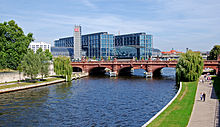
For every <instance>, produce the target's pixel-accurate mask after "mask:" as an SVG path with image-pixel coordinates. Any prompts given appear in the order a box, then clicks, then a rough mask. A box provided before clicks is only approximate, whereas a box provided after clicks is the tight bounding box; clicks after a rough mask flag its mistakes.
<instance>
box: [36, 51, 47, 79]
mask: <svg viewBox="0 0 220 127" xmlns="http://www.w3.org/2000/svg"><path fill="white" fill-rule="evenodd" d="M36 54H37V55H38V57H39V59H40V63H39V73H40V75H41V77H42V79H43V78H44V77H46V76H48V73H49V64H50V63H49V59H50V58H49V56H46V51H45V52H43V50H42V48H39V49H38V50H37V51H36Z"/></svg>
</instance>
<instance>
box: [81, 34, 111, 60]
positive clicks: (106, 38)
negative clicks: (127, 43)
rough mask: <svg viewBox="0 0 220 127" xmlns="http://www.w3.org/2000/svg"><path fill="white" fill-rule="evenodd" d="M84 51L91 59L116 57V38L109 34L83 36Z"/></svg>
mask: <svg viewBox="0 0 220 127" xmlns="http://www.w3.org/2000/svg"><path fill="white" fill-rule="evenodd" d="M82 49H83V51H85V53H86V56H88V57H89V58H93V57H96V58H103V59H107V58H109V57H110V58H112V57H113V56H114V36H113V34H108V33H107V32H100V33H93V34H87V35H82Z"/></svg>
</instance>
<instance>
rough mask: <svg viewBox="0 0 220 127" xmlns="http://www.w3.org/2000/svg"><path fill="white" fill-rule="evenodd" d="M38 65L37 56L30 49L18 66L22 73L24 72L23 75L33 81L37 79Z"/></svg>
mask: <svg viewBox="0 0 220 127" xmlns="http://www.w3.org/2000/svg"><path fill="white" fill-rule="evenodd" d="M40 63H41V61H40V57H39V55H38V54H36V53H34V51H33V50H31V49H30V50H28V51H27V54H26V55H25V56H24V57H23V60H22V61H21V64H20V65H21V68H22V71H23V72H24V75H25V76H28V77H30V78H31V79H32V80H33V79H35V78H36V77H37V75H38V73H39V69H40ZM19 70H20V69H19Z"/></svg>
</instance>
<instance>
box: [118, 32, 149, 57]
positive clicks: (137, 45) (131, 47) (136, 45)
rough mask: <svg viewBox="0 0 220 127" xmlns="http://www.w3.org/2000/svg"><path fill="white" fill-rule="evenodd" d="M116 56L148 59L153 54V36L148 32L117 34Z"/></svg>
mask: <svg viewBox="0 0 220 127" xmlns="http://www.w3.org/2000/svg"><path fill="white" fill-rule="evenodd" d="M115 49H116V57H118V58H131V57H136V58H137V59H148V58H149V57H151V56H152V50H153V37H152V35H147V34H146V33H132V34H125V35H117V36H115Z"/></svg>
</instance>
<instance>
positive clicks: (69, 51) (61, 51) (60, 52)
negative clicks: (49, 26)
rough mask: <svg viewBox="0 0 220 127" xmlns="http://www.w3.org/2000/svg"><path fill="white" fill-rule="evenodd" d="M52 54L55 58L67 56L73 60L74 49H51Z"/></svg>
mask: <svg viewBox="0 0 220 127" xmlns="http://www.w3.org/2000/svg"><path fill="white" fill-rule="evenodd" d="M51 53H52V55H53V56H54V57H58V56H66V57H70V58H73V54H74V53H73V48H67V47H51Z"/></svg>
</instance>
